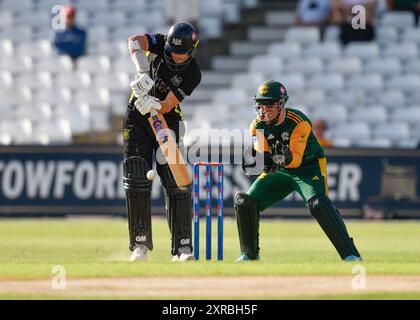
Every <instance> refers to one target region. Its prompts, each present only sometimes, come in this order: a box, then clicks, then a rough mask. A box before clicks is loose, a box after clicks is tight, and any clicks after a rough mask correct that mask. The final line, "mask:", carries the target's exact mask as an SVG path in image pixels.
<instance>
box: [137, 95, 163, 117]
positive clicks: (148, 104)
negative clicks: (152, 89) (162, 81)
mask: <svg viewBox="0 0 420 320" xmlns="http://www.w3.org/2000/svg"><path fill="white" fill-rule="evenodd" d="M134 105H135V106H136V109H137V110H138V111H139V112H140V113H141V114H142V115H145V114H147V113H149V112H150V110H152V109H154V110H160V109H161V108H162V106H161V104H160V103H159V101H158V100H156V98H154V97H152V96H149V95H148V94H146V95H144V96H142V97H140V98H138V99H137V100H136V102H135V103H134Z"/></svg>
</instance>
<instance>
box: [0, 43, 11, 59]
mask: <svg viewBox="0 0 420 320" xmlns="http://www.w3.org/2000/svg"><path fill="white" fill-rule="evenodd" d="M13 52H14V48H13V42H12V41H11V40H9V39H0V56H1V57H5V56H13Z"/></svg>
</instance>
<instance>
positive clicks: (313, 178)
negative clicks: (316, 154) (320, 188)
mask: <svg viewBox="0 0 420 320" xmlns="http://www.w3.org/2000/svg"><path fill="white" fill-rule="evenodd" d="M311 180H312V181H316V180H319V178H318V176H313V177H312V179H311Z"/></svg>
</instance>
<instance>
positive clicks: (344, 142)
mask: <svg viewBox="0 0 420 320" xmlns="http://www.w3.org/2000/svg"><path fill="white" fill-rule="evenodd" d="M332 142H333V144H334V147H335V148H349V147H351V145H352V142H351V139H349V138H343V137H337V138H333V139H332Z"/></svg>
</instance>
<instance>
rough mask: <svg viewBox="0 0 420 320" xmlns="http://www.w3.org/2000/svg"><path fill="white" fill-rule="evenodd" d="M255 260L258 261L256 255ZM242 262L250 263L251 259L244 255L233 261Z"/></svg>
mask: <svg viewBox="0 0 420 320" xmlns="http://www.w3.org/2000/svg"><path fill="white" fill-rule="evenodd" d="M255 260H260V255H257V259H255ZM243 261H252V259H251V258H250V257H248V256H247V255H246V254H241V255H240V256H239V258H237V259H236V260H235V262H243Z"/></svg>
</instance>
